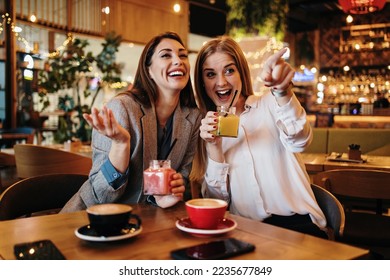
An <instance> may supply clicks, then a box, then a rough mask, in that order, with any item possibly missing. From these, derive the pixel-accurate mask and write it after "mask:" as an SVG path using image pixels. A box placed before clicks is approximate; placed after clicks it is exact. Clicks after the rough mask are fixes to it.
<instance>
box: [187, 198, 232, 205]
mask: <svg viewBox="0 0 390 280" xmlns="http://www.w3.org/2000/svg"><path fill="white" fill-rule="evenodd" d="M187 204H188V205H191V206H194V207H223V206H226V202H225V201H223V200H219V199H207V198H201V199H193V200H190V201H188V202H187Z"/></svg>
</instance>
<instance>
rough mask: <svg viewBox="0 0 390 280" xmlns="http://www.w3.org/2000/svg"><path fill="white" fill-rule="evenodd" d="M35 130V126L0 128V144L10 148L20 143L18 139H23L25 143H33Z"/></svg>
mask: <svg viewBox="0 0 390 280" xmlns="http://www.w3.org/2000/svg"><path fill="white" fill-rule="evenodd" d="M35 132H36V131H35V128H33V127H17V128H9V129H0V134H1V139H0V144H1V145H5V146H7V147H11V148H12V147H13V145H15V144H16V143H20V141H24V143H26V144H33V143H34V137H35Z"/></svg>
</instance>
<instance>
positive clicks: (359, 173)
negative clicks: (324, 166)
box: [313, 169, 390, 199]
mask: <svg viewBox="0 0 390 280" xmlns="http://www.w3.org/2000/svg"><path fill="white" fill-rule="evenodd" d="M313 183H314V184H317V185H319V186H322V187H324V188H326V189H327V190H328V191H330V192H331V193H332V194H335V195H342V196H349V197H356V198H368V199H390V172H388V171H380V170H371V169H334V170H328V171H323V172H320V173H317V174H316V175H314V177H313Z"/></svg>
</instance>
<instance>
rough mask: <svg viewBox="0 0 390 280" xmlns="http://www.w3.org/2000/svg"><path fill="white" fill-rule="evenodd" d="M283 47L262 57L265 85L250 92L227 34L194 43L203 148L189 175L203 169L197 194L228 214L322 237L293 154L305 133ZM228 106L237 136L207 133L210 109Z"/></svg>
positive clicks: (213, 121)
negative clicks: (219, 203) (225, 206)
mask: <svg viewBox="0 0 390 280" xmlns="http://www.w3.org/2000/svg"><path fill="white" fill-rule="evenodd" d="M285 52H286V49H283V50H280V51H278V52H277V53H275V54H273V55H272V56H270V57H269V58H268V59H267V60H266V61H265V64H264V68H263V70H262V73H261V76H260V78H261V79H262V80H263V81H264V84H265V86H267V87H270V88H271V90H270V92H267V93H265V94H263V95H262V96H257V95H254V92H253V89H252V83H251V76H250V72H249V67H248V64H247V61H246V59H245V56H244V53H243V52H242V50H241V48H240V46H239V45H238V44H237V43H236V42H235V41H234V40H233V39H231V38H229V37H227V36H223V37H220V38H216V39H213V40H210V41H209V42H207V43H206V44H205V45H204V46H203V47H202V48H201V50H200V51H199V53H198V57H197V61H196V65H195V77H194V78H195V90H196V96H197V98H198V99H199V100H198V104H199V106H200V108H201V111H202V113H203V115H204V118H203V120H202V124H201V127H200V136H201V138H202V139H203V140H204V141H203V144H204V148H203V149H201V150H200V151H203V153H202V152H199V153H197V158H196V159H197V160H196V161H195V162H196V163H197V164H196V166H197V168H196V169H195V167H194V172H193V173H192V174H191V176H192V178H193V180H198V181H201V179H202V177H201V175H202V174H203V175H204V174H205V175H204V180H203V186H202V187H203V188H202V194H203V196H205V197H215V198H220V199H224V200H226V201H228V202H229V203H230V208H229V209H230V212H231V213H234V214H237V215H241V216H244V217H248V218H251V219H256V220H259V221H263V222H266V223H270V224H274V225H277V226H282V227H286V228H290V229H293V230H297V231H301V232H305V233H309V234H312V235H316V236H320V237H324V238H326V237H327V236H326V233H325V232H324V230H325V226H326V220H325V216H324V214H323V213H322V211H321V209H320V207H319V206H318V204H317V202H316V199H315V197H314V194H313V192H312V190H311V186H310V181H309V176H308V174H307V172H306V170H305V165H304V163H303V161H302V159H301V158H300V155H299V152H301V151H303V150H304V148H305V147H307V146H308V145H309V144H310V142H311V140H312V132H311V128H310V125H309V123H308V122H307V120H306V113H305V111H304V109H303V108H302V106H301V105H300V103H299V101H298V99H297V98H296V96H295V95H294V93H293V91H292V86H291V85H292V84H291V79H292V77H293V75H294V70H293V68H292V67H291V66H290V65H289V64H288V63H286V62H285V61H284V60H283V59H282V56H283V54H284V53H285ZM230 104H232V106H234V107H235V108H236V114H237V115H238V116H239V128H238V136H237V138H227V137H220V136H217V135H215V133H213V131H215V130H216V128H217V126H218V113H216V108H217V106H229V105H230ZM194 166H195V163H194ZM202 167H203V169H202ZM195 170H196V171H197V172H195Z"/></svg>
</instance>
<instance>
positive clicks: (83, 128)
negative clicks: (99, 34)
mask: <svg viewBox="0 0 390 280" xmlns="http://www.w3.org/2000/svg"><path fill="white" fill-rule="evenodd" d="M121 41H122V37H121V36H117V35H116V34H115V32H111V33H108V34H107V35H106V37H105V41H104V42H103V43H102V46H103V49H102V51H101V53H100V54H98V55H97V56H96V58H95V56H94V55H93V54H92V52H86V51H85V48H86V47H87V46H88V45H89V43H88V41H87V40H81V39H77V38H72V36H71V35H69V37H68V39H67V41H66V42H65V44H64V48H63V49H62V50H59V51H57V52H56V53H55V54H54V55H53V56H50V57H49V58H48V60H47V62H46V64H45V65H46V67H45V69H44V70H43V71H41V72H40V73H39V80H38V94H39V96H40V102H41V103H42V104H43V109H42V110H45V109H46V108H47V107H48V106H49V105H50V101H49V94H57V95H58V109H60V110H62V111H63V112H64V115H63V116H61V117H60V118H59V123H58V130H57V131H56V133H55V134H54V140H55V141H56V142H58V143H64V142H67V141H74V140H80V141H82V142H89V141H90V139H91V128H90V127H89V125H88V123H87V122H86V121H85V120H84V118H83V114H84V113H90V112H91V108H92V106H93V105H94V103H95V100H96V98H97V96H98V95H99V93H100V92H101V89H102V88H103V87H104V86H107V85H108V86H109V85H111V84H112V83H120V82H121V79H120V74H121V68H122V66H121V65H119V64H117V63H115V53H116V52H117V51H118V47H119V45H120V43H121ZM94 64H96V67H97V68H98V69H99V70H100V72H101V73H102V77H100V79H99V82H98V86H97V88H96V89H94V90H93V89H91V88H90V87H89V83H90V81H91V80H92V79H94V78H95V77H93V75H92V74H91V73H92V70H93V65H94Z"/></svg>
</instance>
